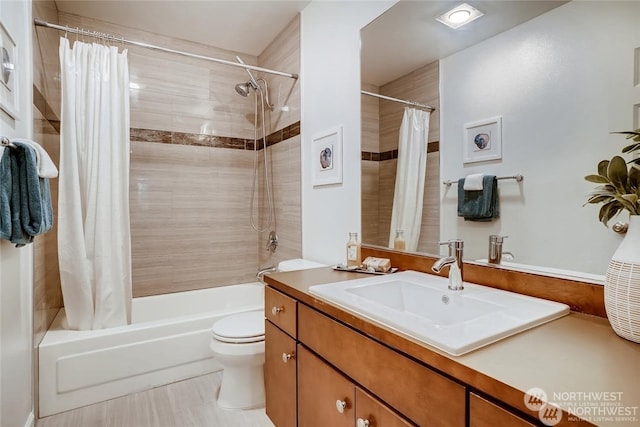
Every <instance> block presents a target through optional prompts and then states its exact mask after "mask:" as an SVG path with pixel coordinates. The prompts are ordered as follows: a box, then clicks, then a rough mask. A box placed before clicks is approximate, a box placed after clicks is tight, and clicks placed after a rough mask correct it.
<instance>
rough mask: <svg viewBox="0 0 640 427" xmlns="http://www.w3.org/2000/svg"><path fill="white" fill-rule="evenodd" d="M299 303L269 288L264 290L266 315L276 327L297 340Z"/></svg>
mask: <svg viewBox="0 0 640 427" xmlns="http://www.w3.org/2000/svg"><path fill="white" fill-rule="evenodd" d="M297 308H298V303H297V302H296V300H294V299H293V298H291V297H289V296H287V295H285V294H283V293H282V292H278V291H276V290H275V289H273V288H270V287H269V286H267V287H266V288H264V315H265V317H266V318H267V319H269V320H270V321H271V322H272V323H273V324H274V325H276V326H277V327H278V328H280V329H282V330H283V331H285V332H286V333H288V334H289V335H291V336H292V337H293V338H297V334H298V327H297V320H298V319H297Z"/></svg>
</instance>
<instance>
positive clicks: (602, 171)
mask: <svg viewBox="0 0 640 427" xmlns="http://www.w3.org/2000/svg"><path fill="white" fill-rule="evenodd" d="M607 169H609V160H602V161H601V162H600V163H598V175H602V176H607Z"/></svg>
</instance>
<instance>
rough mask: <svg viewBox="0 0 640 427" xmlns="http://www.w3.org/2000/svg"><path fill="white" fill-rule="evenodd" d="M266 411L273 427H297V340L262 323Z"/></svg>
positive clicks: (269, 323) (271, 325) (268, 324)
mask: <svg viewBox="0 0 640 427" xmlns="http://www.w3.org/2000/svg"><path fill="white" fill-rule="evenodd" d="M264 346H265V364H264V386H265V391H266V411H267V416H269V418H271V421H272V422H273V424H275V426H276V427H296V356H295V351H296V342H295V340H294V339H293V338H291V337H290V336H288V335H287V334H285V333H284V332H282V331H281V330H280V329H278V328H277V327H276V326H274V325H273V324H272V323H271V322H269V321H268V320H267V321H266V323H265V343H264Z"/></svg>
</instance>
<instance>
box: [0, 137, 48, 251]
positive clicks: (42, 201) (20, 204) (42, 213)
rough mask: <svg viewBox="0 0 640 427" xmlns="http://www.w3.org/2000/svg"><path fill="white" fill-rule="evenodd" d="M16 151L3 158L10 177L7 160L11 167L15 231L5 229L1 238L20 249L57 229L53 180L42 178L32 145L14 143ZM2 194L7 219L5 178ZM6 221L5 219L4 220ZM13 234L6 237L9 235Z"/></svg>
mask: <svg viewBox="0 0 640 427" xmlns="http://www.w3.org/2000/svg"><path fill="white" fill-rule="evenodd" d="M14 145H15V146H16V148H14V149H10V150H7V151H6V152H5V153H4V155H3V158H2V162H1V163H2V171H1V173H2V174H3V178H4V175H5V174H6V166H7V160H8V163H9V164H10V167H9V171H10V173H9V175H10V179H7V180H6V182H10V183H11V184H10V189H11V192H10V194H9V196H8V206H9V208H8V211H9V217H10V218H11V228H10V230H9V229H8V227H7V226H4V225H3V226H2V234H1V236H0V237H2V238H8V240H10V241H11V242H12V243H14V244H15V245H16V246H24V245H26V244H28V243H31V242H33V237H34V236H37V235H39V234H42V233H46V232H47V231H49V230H51V228H52V227H53V209H52V207H51V192H50V189H49V179H48V178H40V177H39V176H38V169H37V162H36V158H37V156H36V151H35V150H34V149H33V148H31V146H29V145H28V144H24V143H22V142H17V141H16V142H14ZM0 187H1V190H2V191H1V193H0V210H1V212H0V214H2V215H3V218H6V215H5V211H6V210H7V208H6V206H7V203H5V202H4V200H2V198H3V197H5V196H6V194H7V193H6V192H5V189H6V188H8V187H9V186H7V185H6V183H5V180H4V179H3V182H2V185H1V186H0ZM3 221H4V219H3ZM7 230H8V231H9V235H8V236H6V235H5V232H6V231H7Z"/></svg>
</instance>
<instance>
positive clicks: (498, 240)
mask: <svg viewBox="0 0 640 427" xmlns="http://www.w3.org/2000/svg"><path fill="white" fill-rule="evenodd" d="M507 237H509V236H499V235H497V234H492V235H491V236H489V257H488V262H489V263H490V264H500V261H502V255H507V256H508V257H510V258H511V259H513V258H514V257H513V254H512V253H511V252H506V251H503V250H502V243H503V241H504V239H506V238H507ZM507 259H509V258H507Z"/></svg>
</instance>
